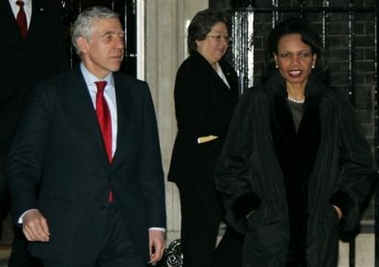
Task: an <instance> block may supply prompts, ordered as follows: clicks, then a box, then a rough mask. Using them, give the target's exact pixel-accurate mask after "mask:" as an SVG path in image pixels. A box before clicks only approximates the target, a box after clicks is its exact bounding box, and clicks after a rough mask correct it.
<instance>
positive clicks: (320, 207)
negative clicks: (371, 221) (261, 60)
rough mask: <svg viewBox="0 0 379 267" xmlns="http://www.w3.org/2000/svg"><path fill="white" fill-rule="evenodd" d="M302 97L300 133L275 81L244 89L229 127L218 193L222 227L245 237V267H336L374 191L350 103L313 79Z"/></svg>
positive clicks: (370, 161)
mask: <svg viewBox="0 0 379 267" xmlns="http://www.w3.org/2000/svg"><path fill="white" fill-rule="evenodd" d="M305 94H306V101H305V103H304V105H303V117H302V120H301V123H300V126H299V129H298V131H297V132H296V130H295V126H294V122H293V120H292V115H291V110H290V108H289V106H288V103H287V99H286V98H287V94H286V90H285V82H284V80H283V78H282V77H281V76H280V74H279V73H277V74H275V75H274V76H273V77H272V78H271V79H269V80H268V82H267V83H265V84H262V85H260V86H257V87H253V88H251V89H249V90H248V91H247V92H246V93H245V94H244V96H243V97H242V98H241V100H240V102H239V105H238V106H237V109H236V112H235V114H234V117H233V119H232V122H231V125H230V128H229V133H228V136H227V139H226V141H225V145H224V150H223V153H222V155H221V157H220V159H219V162H218V164H217V166H216V186H217V189H218V191H219V192H220V195H221V198H222V200H223V203H224V205H225V207H226V209H227V214H226V220H227V222H228V223H229V224H231V225H232V226H233V227H234V228H235V229H237V230H238V231H240V232H243V233H245V235H246V237H245V253H244V266H254V267H260V266H262V267H263V266H264V267H271V266H275V267H276V266H277V267H281V266H291V267H293V266H302V267H303V266H307V267H334V266H337V260H338V239H339V237H338V233H339V230H346V231H349V230H352V229H354V228H355V227H356V226H357V225H358V223H359V221H360V218H361V214H362V210H363V208H364V206H365V203H366V201H367V199H368V197H369V196H370V192H371V191H372V188H373V187H374V183H375V177H376V175H375V174H376V171H375V167H374V163H373V162H374V161H373V157H372V153H371V150H370V147H369V145H368V143H367V142H366V140H365V138H364V136H363V134H362V132H361V130H360V127H359V125H358V123H357V121H356V117H355V114H354V110H353V108H352V106H351V104H350V102H349V101H348V99H347V97H345V96H344V95H343V94H342V93H341V92H340V91H339V90H337V89H335V88H330V87H327V86H325V85H324V84H323V83H322V82H321V81H320V80H319V79H318V78H316V77H315V76H314V75H311V76H310V78H309V81H308V83H307V87H306V91H305ZM333 205H335V206H337V207H339V208H340V209H341V210H342V212H343V217H342V218H341V220H339V219H338V216H337V213H336V211H335V209H334V207H333Z"/></svg>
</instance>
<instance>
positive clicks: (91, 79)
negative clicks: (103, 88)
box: [80, 62, 114, 87]
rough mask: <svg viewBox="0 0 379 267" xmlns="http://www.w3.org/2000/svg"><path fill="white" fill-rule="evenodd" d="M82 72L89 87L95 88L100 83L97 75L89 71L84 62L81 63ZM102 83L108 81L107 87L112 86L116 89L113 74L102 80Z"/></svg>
mask: <svg viewBox="0 0 379 267" xmlns="http://www.w3.org/2000/svg"><path fill="white" fill-rule="evenodd" d="M80 70H81V71H82V74H83V77H84V80H85V82H86V84H87V86H88V87H89V86H94V85H95V82H97V81H99V78H97V77H96V76H95V75H93V74H92V73H90V72H89V71H88V69H87V68H86V67H85V66H84V64H83V62H82V63H80ZM101 81H107V85H111V86H113V87H114V79H113V75H112V73H109V74H108V75H107V76H106V77H105V78H104V79H101Z"/></svg>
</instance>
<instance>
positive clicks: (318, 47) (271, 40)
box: [262, 18, 326, 80]
mask: <svg viewBox="0 0 379 267" xmlns="http://www.w3.org/2000/svg"><path fill="white" fill-rule="evenodd" d="M287 34H300V36H301V40H302V42H303V43H305V44H307V45H309V46H310V47H311V51H312V54H316V57H317V59H316V65H315V68H314V72H315V73H316V74H317V75H318V76H319V78H321V79H323V80H326V67H325V66H324V58H323V49H322V42H321V38H320V36H319V35H318V34H317V33H316V32H315V31H314V30H313V29H312V28H311V27H310V25H309V24H308V23H307V22H306V21H305V20H303V19H300V18H290V19H286V20H283V21H282V22H280V23H278V24H277V25H276V27H275V28H274V29H272V30H271V32H270V34H269V36H268V38H267V40H266V48H265V54H264V59H263V73H262V78H263V80H265V79H267V78H268V77H269V76H270V75H271V73H272V72H273V71H274V70H275V60H274V54H277V53H278V43H279V40H280V38H281V37H283V36H284V35H287Z"/></svg>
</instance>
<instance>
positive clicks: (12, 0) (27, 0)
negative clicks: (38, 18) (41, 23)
mask: <svg viewBox="0 0 379 267" xmlns="http://www.w3.org/2000/svg"><path fill="white" fill-rule="evenodd" d="M16 1H17V0H9V4H10V6H11V8H12V11H13V14H14V17H15V18H16V17H17V13H18V11H19V10H20V6H19V5H17V4H16ZM22 1H23V2H24V10H25V14H26V23H27V25H28V29H29V26H30V20H31V18H32V0H22Z"/></svg>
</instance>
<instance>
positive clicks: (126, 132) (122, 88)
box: [112, 73, 133, 163]
mask: <svg viewBox="0 0 379 267" xmlns="http://www.w3.org/2000/svg"><path fill="white" fill-rule="evenodd" d="M113 77H114V82H115V91H116V103H117V148H116V152H115V154H114V157H113V161H112V163H117V161H118V159H119V158H120V153H124V152H125V151H127V149H121V147H125V146H128V142H130V141H131V140H132V139H133V138H130V136H131V134H132V131H131V116H132V112H131V107H132V104H133V103H132V101H133V98H132V96H131V94H130V92H129V89H128V85H127V83H126V82H125V81H122V77H121V76H120V75H119V73H114V75H113Z"/></svg>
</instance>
